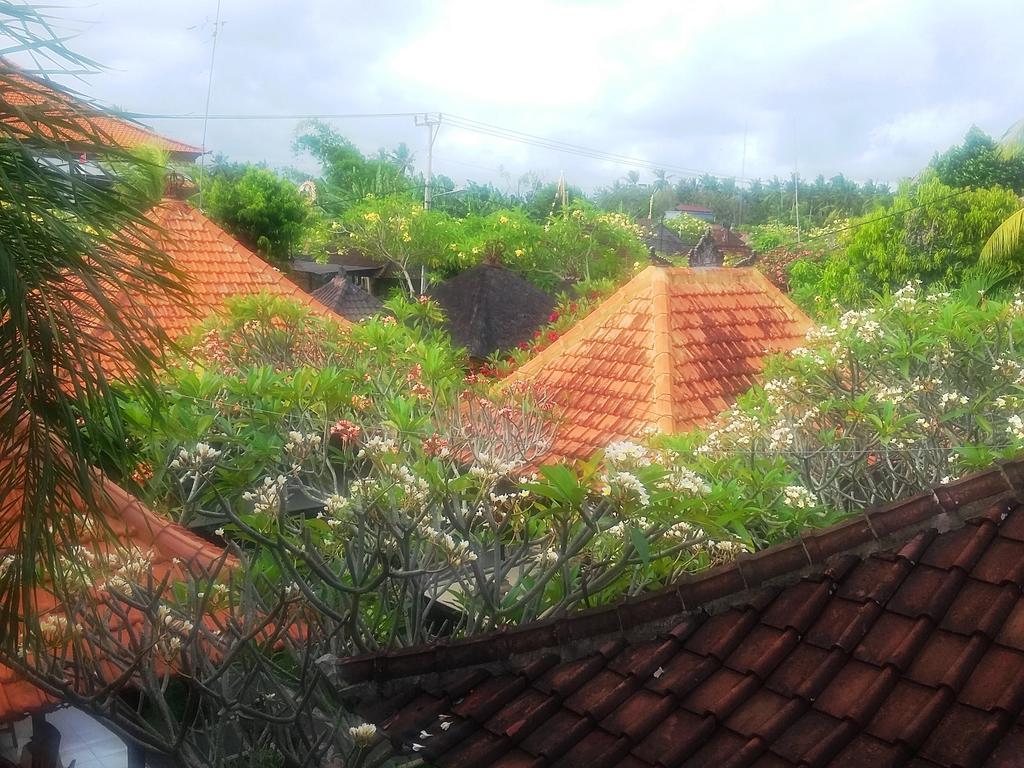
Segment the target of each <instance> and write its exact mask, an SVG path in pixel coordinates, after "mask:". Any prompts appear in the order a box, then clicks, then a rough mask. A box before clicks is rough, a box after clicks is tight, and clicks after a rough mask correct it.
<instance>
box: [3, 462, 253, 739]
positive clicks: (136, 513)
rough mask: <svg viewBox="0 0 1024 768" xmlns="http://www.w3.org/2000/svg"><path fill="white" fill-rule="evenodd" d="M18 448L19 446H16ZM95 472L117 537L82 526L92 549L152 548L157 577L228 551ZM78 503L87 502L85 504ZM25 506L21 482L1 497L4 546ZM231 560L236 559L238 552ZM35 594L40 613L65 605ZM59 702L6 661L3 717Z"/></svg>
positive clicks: (12, 544) (43, 592)
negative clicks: (113, 543) (114, 544)
mask: <svg viewBox="0 0 1024 768" xmlns="http://www.w3.org/2000/svg"><path fill="white" fill-rule="evenodd" d="M22 447H23V446H22ZM18 450H19V448H15V449H14V452H15V453H17V451H18ZM9 453H10V452H8V455H7V456H5V457H4V459H5V461H16V460H17V457H12V456H10V455H9ZM62 455H63V454H62ZM5 471H6V470H5ZM94 477H95V482H96V486H95V494H96V498H97V499H98V502H99V508H100V510H101V513H102V515H103V519H104V521H105V524H106V526H107V527H108V529H109V531H108V536H109V537H113V538H102V539H98V538H97V537H96V536H95V535H94V534H95V529H90V528H89V527H88V526H85V527H82V528H81V529H80V530H79V532H78V541H79V543H80V545H81V546H83V547H84V548H86V549H89V550H92V551H101V550H106V549H107V548H108V547H109V546H110V544H109V542H111V541H116V542H117V546H119V547H132V546H134V547H136V548H138V549H139V550H141V551H142V552H148V553H150V554H151V561H152V573H153V578H154V580H155V581H156V582H157V583H159V582H160V581H161V580H162V579H163V578H164V577H165V576H166V575H168V573H171V572H177V571H178V570H179V569H180V568H181V565H179V564H176V563H175V562H174V561H175V560H178V561H180V563H181V564H186V565H188V566H191V567H192V568H194V569H195V571H199V572H203V571H206V572H208V571H210V569H211V568H213V567H214V564H215V563H216V561H217V560H218V559H219V558H221V556H222V555H223V550H222V549H221V548H220V547H217V546H215V545H213V544H210V543H208V542H206V541H204V540H203V539H201V538H199V537H198V536H195V535H194V534H192V533H190V532H189V531H187V530H186V529H185V528H183V527H181V526H180V525H177V524H176V523H172V522H170V521H169V520H167V519H165V518H164V517H162V516H160V515H158V514H156V513H155V512H152V511H151V510H149V509H148V508H146V507H145V506H144V505H143V504H142V503H141V502H140V501H139V500H138V499H136V498H135V497H133V496H132V495H130V494H129V493H127V492H126V491H125V490H123V489H122V488H120V487H119V486H117V485H115V484H114V483H112V482H110V481H109V480H106V479H105V478H103V477H102V476H100V475H99V474H96V475H94ZM83 503H84V502H83ZM75 506H76V507H77V508H81V504H76V505H75ZM23 507H24V491H23V489H21V488H15V489H14V490H13V491H11V492H8V493H6V494H4V495H3V498H2V499H0V549H2V550H3V551H4V552H11V551H14V550H17V548H18V542H19V537H20V530H21V516H22V514H23ZM229 560H230V561H231V563H232V564H234V562H235V561H234V559H233V558H229ZM32 600H33V605H34V609H35V610H36V611H38V612H40V613H47V612H50V611H53V610H55V609H57V610H59V608H58V599H57V597H56V595H55V594H53V593H52V592H50V591H49V590H48V589H46V588H45V586H39V587H37V588H36V590H35V593H34V595H33V598H32ZM58 704H59V701H58V700H57V699H55V698H53V697H52V696H50V695H48V694H46V693H44V692H43V691H42V690H40V689H39V688H37V687H36V686H35V685H33V684H32V683H30V682H28V681H27V680H25V679H24V678H23V677H21V676H20V675H19V674H18V673H17V672H15V671H14V670H12V669H10V668H9V667H6V666H4V665H2V664H0V722H4V721H8V720H12V719H17V718H19V717H21V716H23V715H25V714H28V713H32V712H41V711H47V710H50V709H53V708H55V707H56V706H57V705H58Z"/></svg>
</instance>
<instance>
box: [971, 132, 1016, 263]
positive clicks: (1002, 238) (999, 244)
mask: <svg viewBox="0 0 1024 768" xmlns="http://www.w3.org/2000/svg"><path fill="white" fill-rule="evenodd" d="M999 144H1000V149H1001V150H1002V152H1003V154H1004V155H1005V156H1007V157H1018V156H1020V155H1021V154H1024V120H1019V121H1017V122H1016V123H1014V124H1013V125H1011V126H1010V128H1009V129H1008V130H1007V131H1006V133H1005V134H1003V138H1002V139H1000V141H999ZM1022 245H1024V208H1020V209H1018V210H1017V211H1014V212H1013V213H1011V214H1010V215H1009V216H1008V217H1007V218H1006V221H1004V222H1003V223H1002V224H1000V225H999V226H998V227H996V230H995V232H993V233H992V234H991V235H989V238H988V240H987V241H986V243H985V245H984V246H983V247H982V249H981V260H982V261H983V262H986V263H990V264H995V263H1005V262H1006V261H1007V260H1008V259H1010V258H1012V257H1013V256H1014V255H1015V254H1017V253H1019V252H1020V250H1021V246H1022Z"/></svg>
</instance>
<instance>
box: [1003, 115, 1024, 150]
mask: <svg viewBox="0 0 1024 768" xmlns="http://www.w3.org/2000/svg"><path fill="white" fill-rule="evenodd" d="M999 151H1000V152H1001V153H1002V154H1003V156H1004V157H1006V158H1012V157H1016V156H1018V155H1020V154H1024V120H1018V121H1017V122H1016V123H1014V124H1013V125H1011V126H1010V127H1009V128H1007V129H1006V133H1004V134H1003V137H1002V138H1001V139H1000V140H999Z"/></svg>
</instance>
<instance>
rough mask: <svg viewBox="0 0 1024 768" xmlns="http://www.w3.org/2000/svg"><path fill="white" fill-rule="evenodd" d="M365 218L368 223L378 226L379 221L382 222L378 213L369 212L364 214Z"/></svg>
mask: <svg viewBox="0 0 1024 768" xmlns="http://www.w3.org/2000/svg"><path fill="white" fill-rule="evenodd" d="M363 218H364V219H366V220H367V221H370V222H373V223H374V224H376V223H377V222H378V221H380V214H379V213H377V212H376V211H368V212H367V213H364V214H363Z"/></svg>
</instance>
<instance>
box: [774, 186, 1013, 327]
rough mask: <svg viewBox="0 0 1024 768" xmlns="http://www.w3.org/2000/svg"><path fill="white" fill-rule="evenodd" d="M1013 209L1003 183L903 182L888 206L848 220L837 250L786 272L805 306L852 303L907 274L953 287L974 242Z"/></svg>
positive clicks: (974, 253)
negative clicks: (812, 265) (816, 264)
mask: <svg viewBox="0 0 1024 768" xmlns="http://www.w3.org/2000/svg"><path fill="white" fill-rule="evenodd" d="M1017 208H1018V201H1017V198H1016V197H1015V196H1014V194H1013V193H1012V192H1009V191H1006V190H1003V189H975V190H970V189H953V188H952V187H947V186H945V185H944V184H941V183H940V182H938V181H936V180H934V179H933V180H929V181H926V182H924V183H921V184H916V185H909V184H908V185H905V186H904V187H903V188H901V190H900V192H899V194H897V196H896V198H895V200H894V201H893V204H892V206H891V207H890V208H886V209H884V210H880V211H876V212H874V213H871V214H868V215H867V216H864V217H863V218H861V219H856V220H854V221H853V222H852V223H851V224H850V232H851V234H850V238H849V241H848V242H847V243H846V247H845V248H843V249H837V250H835V251H832V252H831V253H830V254H829V255H828V256H827V258H825V260H824V262H823V263H822V267H821V269H820V270H817V269H813V270H801V271H798V272H795V273H793V272H791V274H790V279H791V283H792V287H793V296H794V298H795V299H796V300H797V301H798V302H799V303H800V304H802V305H803V306H805V307H808V308H821V309H823V310H828V309H829V308H831V307H835V306H837V305H838V306H843V307H857V306H863V305H864V304H866V303H867V302H868V301H869V300H870V299H871V297H872V295H874V294H875V293H879V292H882V291H885V290H895V289H897V288H898V287H899V286H901V285H903V284H905V283H906V282H907V281H908V280H921V281H922V283H923V284H924V285H925V286H932V285H941V286H944V287H946V288H955V287H956V286H958V285H960V283H961V281H962V280H963V278H964V276H965V275H967V274H970V270H971V269H972V268H973V267H974V266H976V265H977V263H978V256H979V253H980V251H981V247H982V246H983V245H984V244H985V241H986V240H987V239H988V236H989V235H990V234H992V232H993V231H994V230H995V228H996V227H997V226H998V225H999V224H1000V223H1001V222H1002V221H1003V220H1004V219H1005V218H1006V217H1007V216H1009V215H1010V214H1011V213H1013V212H1014V211H1015V210H1017Z"/></svg>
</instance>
